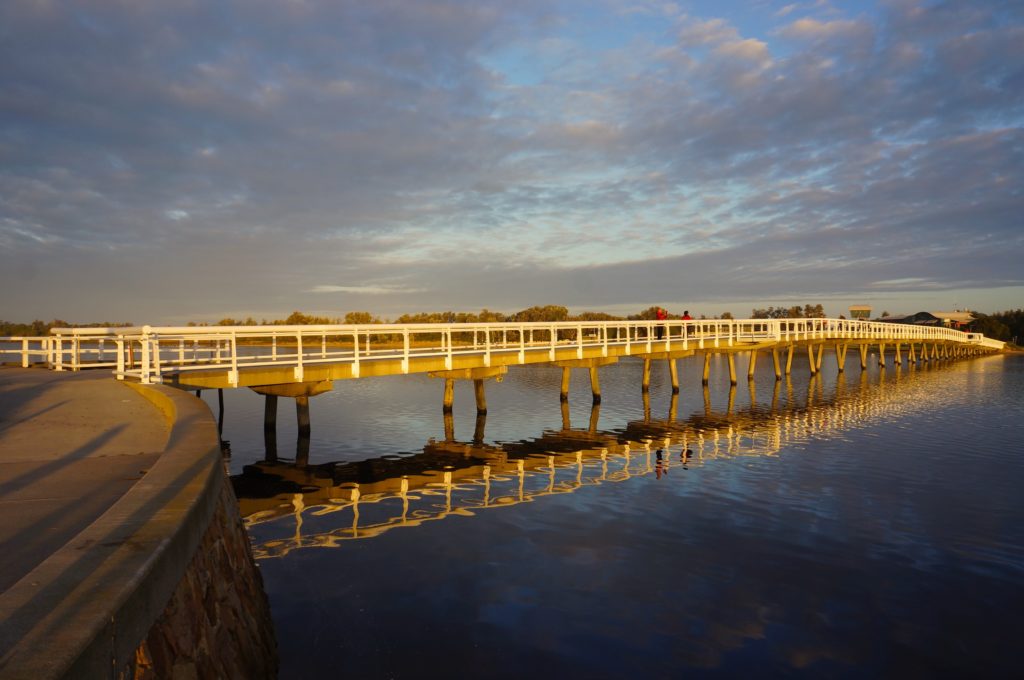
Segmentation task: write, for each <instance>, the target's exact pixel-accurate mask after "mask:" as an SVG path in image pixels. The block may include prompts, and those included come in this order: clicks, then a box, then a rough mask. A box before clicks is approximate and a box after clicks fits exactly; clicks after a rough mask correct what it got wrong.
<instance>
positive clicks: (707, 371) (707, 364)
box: [700, 352, 711, 387]
mask: <svg viewBox="0 0 1024 680" xmlns="http://www.w3.org/2000/svg"><path fill="white" fill-rule="evenodd" d="M710 379H711V352H704V373H702V374H701V378H700V384H701V385H704V386H705V387H707V384H708V381H709V380H710Z"/></svg>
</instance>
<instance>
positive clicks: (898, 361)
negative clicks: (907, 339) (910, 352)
mask: <svg viewBox="0 0 1024 680" xmlns="http://www.w3.org/2000/svg"><path fill="white" fill-rule="evenodd" d="M893 362H894V363H895V364H896V365H897V366H902V365H903V357H902V356H900V343H898V342H897V343H896V354H895V355H894V356H893Z"/></svg>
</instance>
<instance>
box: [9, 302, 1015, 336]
mask: <svg viewBox="0 0 1024 680" xmlns="http://www.w3.org/2000/svg"><path fill="white" fill-rule="evenodd" d="M974 315H975V317H976V319H975V321H974V323H973V324H972V330H973V331H975V332H978V333H983V334H984V335H985V336H986V337H990V338H993V339H995V340H1003V341H1007V342H1011V343H1012V342H1014V341H1018V342H1019V341H1020V339H1021V338H1024V309H1016V310H1007V311H1004V312H995V313H993V314H982V313H980V312H975V313H974ZM681 316H682V314H681V313H679V312H667V317H668V318H667V320H670V321H671V320H678V319H680V318H681ZM824 316H826V315H825V310H824V307H823V306H822V305H820V304H817V305H811V304H806V305H804V306H803V307H801V306H799V305H795V306H791V307H783V306H779V307H768V308H767V309H754V310H751V317H750V318H753V319H769V318H822V317H824ZM657 318H658V307H657V306H651V307H648V308H647V309H644V310H642V311H640V312H638V313H636V314H630V315H628V316H615V315H613V314H607V313H605V312H592V311H586V312H581V313H579V314H570V313H569V309H568V308H567V307H563V306H561V305H543V306H540V305H536V306H533V307H528V308H526V309H523V310H520V311H518V312H513V313H511V314H504V313H502V312H494V311H491V310H488V309H487V308H484V309H481V310H480V312H453V311H445V312H419V313H415V314H402V315H401V316H399V317H397V318H395V319H386V318H383V319H382V318H381V317H379V316H375V315H373V314H372V313H370V312H365V311H356V312H348V313H346V314H345V315H344V316H340V317H326V316H315V315H310V314H304V313H303V312H299V311H295V312H292V313H291V314H290V315H289V316H287V317H286V318H284V319H273V320H268V319H262V320H257V319H254V318H252V317H249V318H246V319H233V318H230V317H226V318H223V319H221V320H220V321H217V322H215V323H207V322H195V321H189V322H188V323H187V324H186V325H187V326H193V327H211V326H213V327H216V326H224V327H230V326H305V325H338V324H351V325H370V324H388V323H391V324H418V323H487V322H499V323H500V322H517V321H522V322H537V321H645V320H655V319H657ZM693 318H694V320H706V319H732V318H733V315H732V314H730V313H729V312H724V313H722V314H720V315H715V316H707V315H705V314H699V315H697V314H694V315H693ZM132 325H133V324H132V323H131V322H126V321H103V322H94V323H70V322H67V321H64V320H62V319H54V320H52V321H49V322H46V321H41V320H38V319H37V320H35V321H32V322H29V323H18V322H10V321H3V320H0V337H7V336H33V337H38V336H44V335H48V334H49V332H50V329H51V328H126V327H131V326H132ZM340 344H341V346H344V344H345V343H340ZM348 344H349V345H351V343H348ZM332 346H335V344H334V343H332ZM1014 347H1016V345H1014Z"/></svg>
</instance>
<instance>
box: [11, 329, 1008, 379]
mask: <svg viewBox="0 0 1024 680" xmlns="http://www.w3.org/2000/svg"><path fill="white" fill-rule="evenodd" d="M659 327H661V328H662V329H663V336H662V341H659V342H658V343H657V345H655V340H656V335H657V330H658V328H659ZM612 330H614V333H612V332H611V331H612ZM481 333H482V334H483V338H484V342H483V343H480V342H479V337H480V334H481ZM460 336H462V337H464V338H466V341H464V342H462V343H461V344H460ZM470 337H472V338H473V341H472V342H469V341H468V339H469V338H470ZM286 338H294V342H295V344H296V351H295V353H294V354H293V353H290V352H288V351H287V350H285V351H279V347H278V346H279V344H280V342H281V340H282V339H286ZM309 338H314V339H315V340H318V341H319V342H317V343H316V345H319V351H315V352H307V351H306V349H305V347H308V346H310V345H312V343H311V342H310V341H309V340H308V339H309ZM108 339H109V340H113V341H114V342H112V343H106V344H104V341H105V340H108ZM328 339H330V342H329V341H328ZM845 339H856V340H859V341H861V342H864V341H872V340H877V341H882V342H899V343H903V342H926V341H927V342H945V343H957V344H960V345H963V346H970V347H974V348H980V349H983V350H986V351H998V350H1001V349H1002V348H1003V345H1004V343H1002V342H1000V341H998V340H992V339H991V338H986V337H984V336H983V335H981V334H980V333H965V332H962V331H958V330H954V329H951V328H945V327H935V326H914V325H909V324H894V323H888V322H872V321H858V320H852V319H734V320H730V319H701V320H686V321H683V320H679V319H671V320H666V321H653V320H642V321H583V322H581V321H566V322H550V321H542V322H520V321H517V322H510V323H503V322H486V323H463V324H367V325H352V324H343V325H309V326H303V325H296V326H277V325H275V326H227V327H225V326H166V327H150V326H144V327H141V328H135V327H131V328H128V327H115V328H55V329H53V330H51V335H50V336H49V337H13V338H3V339H2V340H5V341H9V342H12V343H13V342H18V343H20V344H21V347H20V349H13V348H12V349H3V348H0V353H5V354H15V355H17V356H19V357H20V359H21V363H22V365H28V364H29V362H30V358H31V357H39V358H40V359H41V360H45V361H46V362H47V363H48V364H49V365H50V366H51V367H53V368H55V369H56V370H63V369H64V368H65V366H67V365H69V364H70V365H71V366H72V367H75V368H78V367H110V368H111V369H113V370H114V371H115V373H116V374H117V376H118V377H119V378H124V377H127V376H131V377H136V378H138V379H140V380H142V381H143V382H150V381H153V380H159V379H160V378H161V377H162V376H163V375H164V374H174V373H182V372H186V371H195V370H204V369H209V368H227V369H228V370H229V371H230V374H229V375H230V382H231V383H232V384H238V382H237V381H238V371H239V369H244V368H246V367H254V366H283V365H287V366H292V367H294V368H295V378H296V379H297V380H301V378H302V376H303V373H304V367H306V366H308V365H310V364H314V363H348V364H350V365H351V367H352V375H353V376H354V377H358V375H359V372H360V363H361V362H366V361H375V360H386V359H391V360H395V359H397V360H400V361H401V366H402V372H407V371H408V370H409V360H410V359H411V358H413V357H437V358H441V359H443V361H444V365H445V367H446V368H448V369H450V368H452V366H453V361H454V359H455V357H458V356H464V355H467V354H476V355H480V356H481V357H482V358H483V362H484V365H488V364H490V360H491V357H492V355H494V354H502V353H515V355H516V361H517V362H518V363H525V361H526V353H527V351H529V350H531V349H534V350H538V349H539V350H544V351H546V354H547V358H548V360H550V361H554V360H555V358H556V355H557V352H558V350H559V349H560V348H562V349H570V350H573V349H574V350H575V352H574V353H573V354H574V356H575V357H576V358H582V357H583V356H584V351H585V350H586V349H588V348H596V349H598V350H599V352H600V354H601V356H608V355H609V348H610V347H621V348H622V350H621V353H622V354H625V355H632V354H637V353H639V354H644V353H653V352H655V351H657V352H661V351H676V350H689V349H690V348H691V347H692V344H691V341H693V340H696V341H697V343H696V349H704V348H705V347H706V346H707V345H706V341H711V346H712V347H715V348H718V347H722V346H723V345H724V346H725V347H731V348H733V349H734V350H735V348H736V347H737V345H740V347H742V345H743V343H751V342H793V341H808V342H826V341H831V340H836V341H841V340H845ZM304 340H306V342H304ZM371 340H372V343H373V345H372V346H371ZM390 340H394V342H393V343H391V344H392V346H387V345H388V342H389V341H390ZM723 341H724V342H723ZM186 342H191V343H192V348H193V350H192V356H191V357H190V358H186V357H184V355H183V353H182V352H181V349H180V348H181V347H182V346H183V343H186ZM161 344H162V345H163V349H161ZM110 345H113V348H112V347H111V346H110ZM316 345H313V347H315V346H316ZM313 347H309V349H313ZM260 348H265V350H264V351H263V352H260V351H259V350H260ZM112 352H113V353H115V355H114V356H111V353H112ZM136 352H138V354H136ZM125 353H127V359H128V361H127V362H126V361H125V358H126V357H125ZM165 354H166V356H165ZM171 354H173V355H174V356H173V357H172V356H171ZM226 354H227V355H228V356H225V355H226ZM563 357H564V354H563ZM136 358H138V361H136ZM126 364H127V365H126Z"/></svg>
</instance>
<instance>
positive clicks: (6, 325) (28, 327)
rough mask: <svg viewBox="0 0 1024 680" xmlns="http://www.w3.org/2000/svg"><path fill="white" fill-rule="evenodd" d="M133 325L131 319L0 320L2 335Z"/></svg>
mask: <svg viewBox="0 0 1024 680" xmlns="http://www.w3.org/2000/svg"><path fill="white" fill-rule="evenodd" d="M131 325H132V322H131V321H98V322H93V323H70V322H68V321H64V320H63V319H54V320H53V321H41V320H39V319H36V320H35V321H33V322H31V323H16V322H14V321H0V336H10V335H20V336H40V335H49V333H50V329H51V328H126V327H128V326H131Z"/></svg>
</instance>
